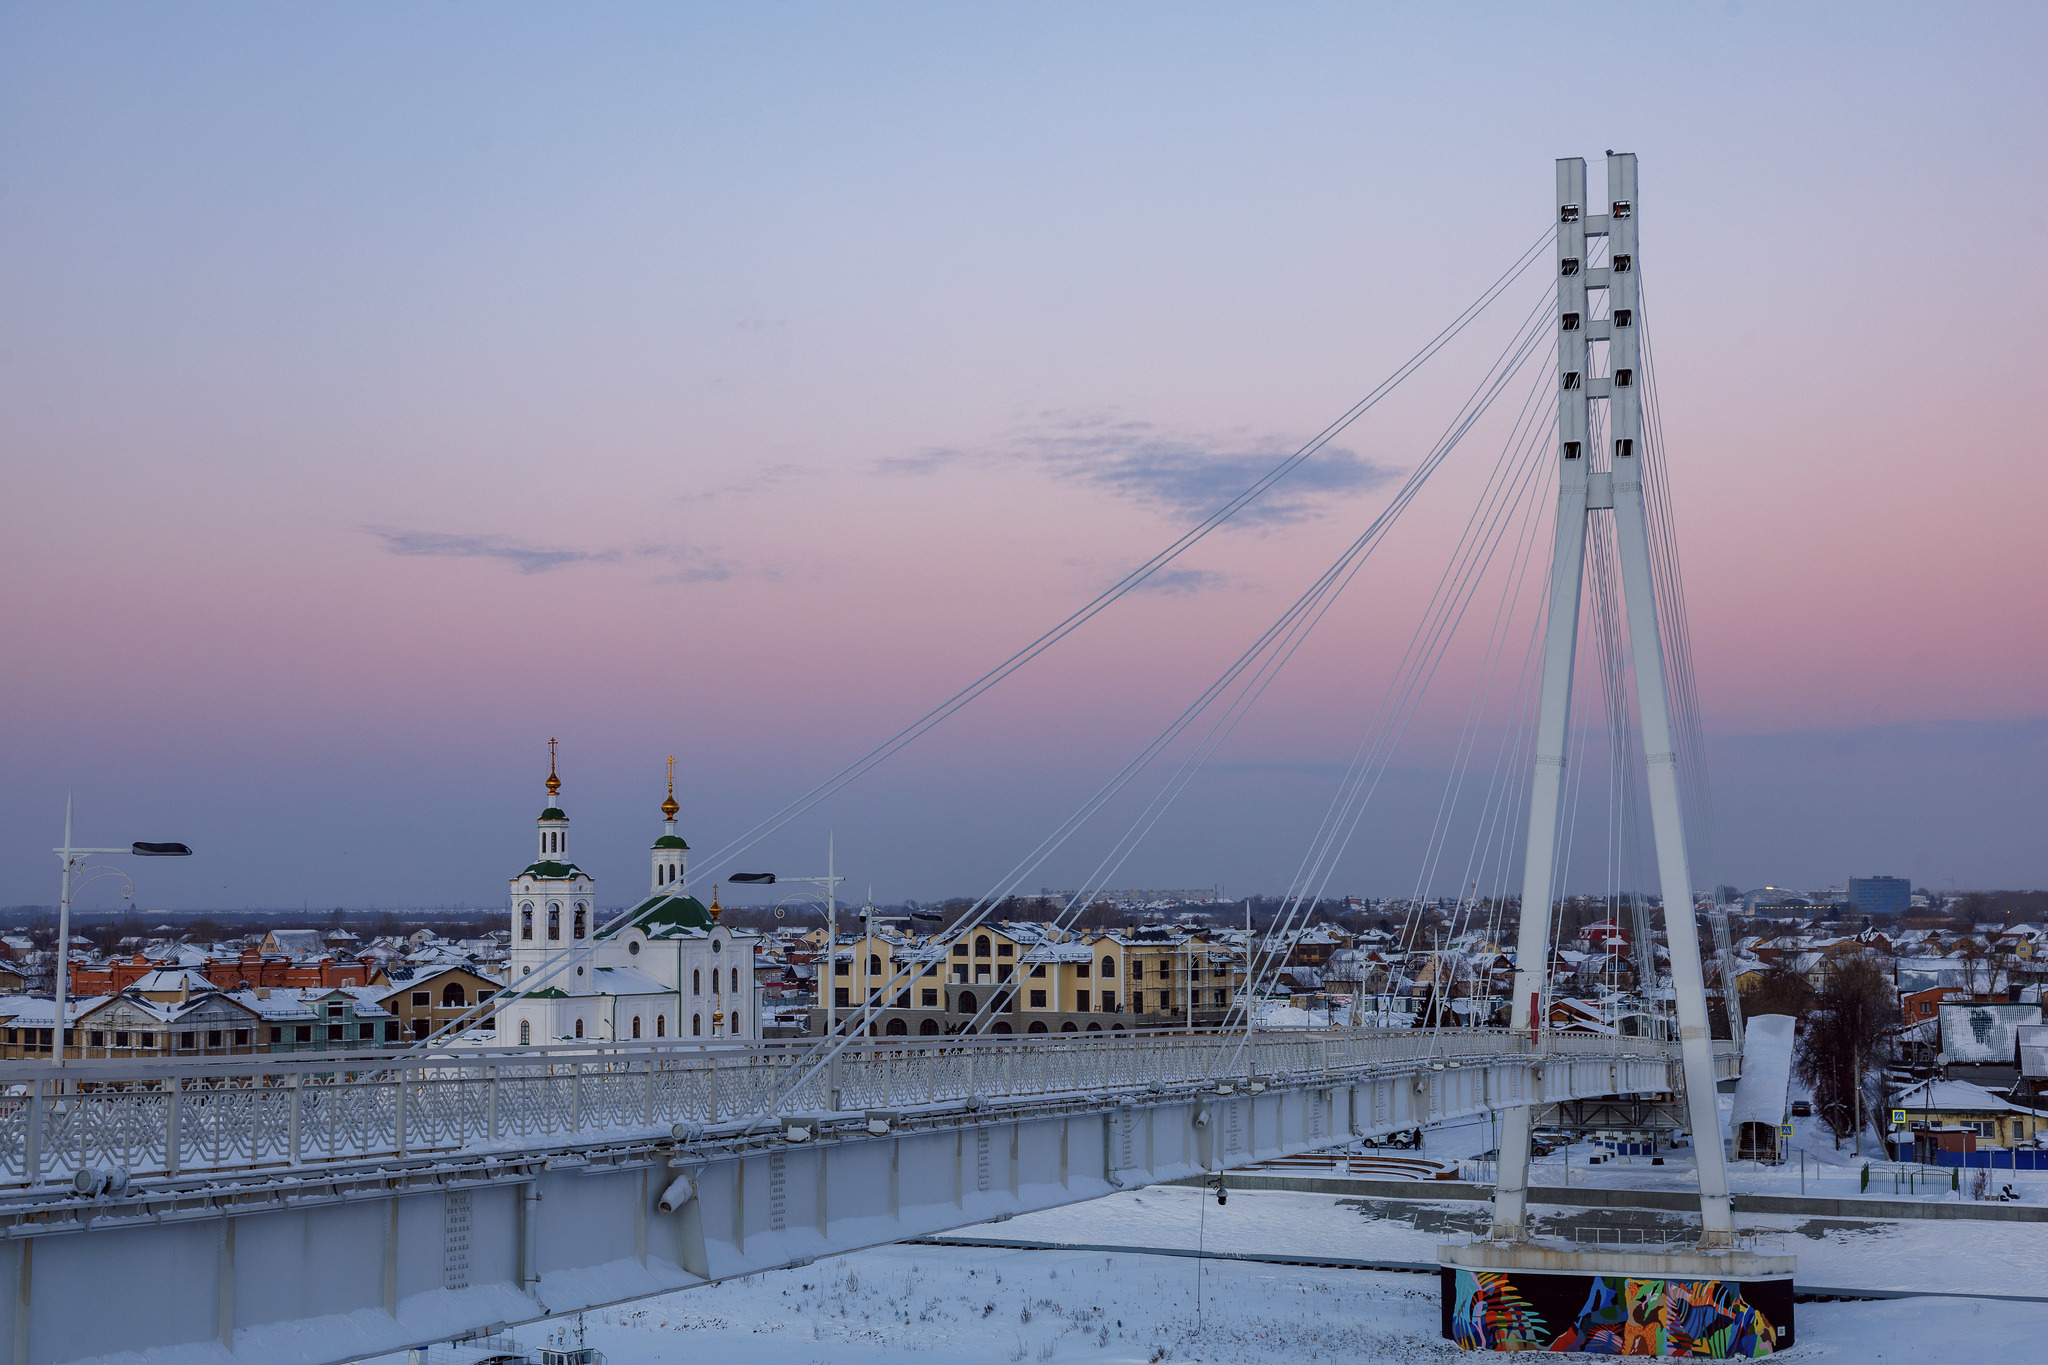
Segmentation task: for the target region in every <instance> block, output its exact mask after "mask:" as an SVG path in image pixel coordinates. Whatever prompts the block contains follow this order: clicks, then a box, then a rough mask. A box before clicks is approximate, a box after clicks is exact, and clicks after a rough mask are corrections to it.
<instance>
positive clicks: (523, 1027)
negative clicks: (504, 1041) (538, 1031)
mask: <svg viewBox="0 0 2048 1365" xmlns="http://www.w3.org/2000/svg"><path fill="white" fill-rule="evenodd" d="M519 1046H521V1047H532V1046H533V1021H532V1020H531V1019H521V1020H520V1021H519Z"/></svg>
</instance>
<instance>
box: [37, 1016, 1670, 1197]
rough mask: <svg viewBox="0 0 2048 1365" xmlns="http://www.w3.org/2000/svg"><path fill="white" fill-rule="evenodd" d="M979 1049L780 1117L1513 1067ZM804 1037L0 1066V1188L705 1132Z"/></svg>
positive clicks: (1589, 1043) (886, 1069)
mask: <svg viewBox="0 0 2048 1365" xmlns="http://www.w3.org/2000/svg"><path fill="white" fill-rule="evenodd" d="M1237 1045H1238V1040H1236V1039H1232V1038H1229V1037H1221V1036H1218V1035H1215V1034H1193V1035H1189V1034H1181V1033H1171V1034H1169V1033H1159V1034H1124V1035H1116V1034H1092V1035H1072V1036H1069V1035H1056V1036H1045V1035H1010V1036H1002V1035H981V1036H977V1037H973V1038H961V1037H959V1036H957V1035H956V1036H954V1037H950V1038H935V1039H922V1038H919V1039H874V1040H865V1039H863V1040H859V1041H858V1042H856V1043H855V1044H853V1045H851V1046H849V1047H848V1048H847V1049H846V1051H845V1052H844V1053H842V1054H841V1057H840V1059H839V1063H838V1065H837V1067H836V1068H835V1069H834V1070H836V1074H837V1082H838V1091H839V1094H838V1097H837V1103H836V1104H835V1103H834V1102H833V1097H832V1096H831V1095H830V1094H829V1093H828V1092H827V1089H826V1087H827V1085H828V1084H829V1081H828V1075H830V1074H831V1073H828V1072H826V1071H822V1070H821V1071H820V1072H819V1073H818V1074H817V1075H815V1076H813V1077H811V1078H810V1079H808V1080H807V1081H805V1082H804V1083H803V1084H802V1085H801V1086H799V1087H797V1088H796V1089H795V1090H793V1091H792V1092H791V1093H789V1094H786V1095H783V1096H782V1098H781V1099H780V1100H779V1101H775V1102H774V1109H775V1110H776V1111H777V1112H780V1113H787V1114H800V1113H823V1112H832V1111H835V1110H836V1111H855V1112H857V1111H860V1110H864V1109H901V1108H914V1107H916V1106H920V1105H941V1104H947V1103H958V1102H960V1101H965V1100H968V1099H970V1098H974V1097H978V1098H980V1099H981V1100H983V1101H1004V1100H1008V1101H1013V1102H1014V1101H1018V1100H1026V1101H1029V1100H1045V1099H1057V1098H1059V1097H1061V1096H1073V1097H1075V1098H1077V1099H1078V1098H1085V1097H1087V1096H1088V1095H1090V1094H1094V1093H1099V1092H1103V1091H1128V1090H1131V1089H1134V1088H1135V1089H1143V1088H1146V1087H1148V1086H1151V1085H1154V1084H1159V1085H1163V1086H1186V1085H1189V1084H1196V1083H1201V1082H1204V1081H1209V1080H1214V1079H1216V1078H1217V1068H1218V1066H1219V1064H1220V1063H1221V1062H1222V1060H1223V1059H1224V1058H1226V1057H1233V1056H1234V1061H1233V1062H1232V1063H1231V1064H1230V1065H1229V1072H1230V1074H1231V1075H1233V1076H1237V1077H1246V1076H1254V1077H1258V1078H1261V1079H1263V1080H1265V1081H1267V1082H1268V1083H1270V1084H1280V1085H1285V1084H1288V1083H1290V1082H1294V1083H1298V1082H1302V1081H1305V1080H1309V1079H1317V1078H1324V1077H1327V1078H1329V1079H1332V1080H1335V1079H1340V1078H1344V1077H1350V1076H1357V1075H1361V1074H1372V1073H1380V1072H1385V1071H1389V1070H1396V1071H1415V1070H1424V1069H1429V1068H1431V1067H1433V1066H1443V1067H1457V1066H1463V1065H1468V1064H1484V1063H1485V1062H1487V1061H1489V1060H1498V1059H1502V1058H1505V1057H1529V1056H1531V1054H1532V1048H1531V1045H1530V1043H1529V1040H1528V1039H1527V1038H1526V1037H1525V1036H1522V1035H1519V1034H1515V1033H1510V1032H1506V1031H1489V1030H1455V1031H1446V1032H1442V1033H1436V1032H1429V1031H1421V1030H1407V1029H1402V1030H1388V1031H1383V1032H1382V1031H1371V1032H1367V1031H1354V1030H1332V1031H1327V1032H1304V1031H1287V1032H1276V1033H1256V1034H1254V1035H1253V1036H1252V1038H1251V1040H1250V1042H1249V1044H1246V1045H1244V1046H1243V1047H1242V1051H1241V1052H1237V1051H1236V1049H1237ZM1671 1046H1672V1045H1670V1044H1666V1043H1660V1042H1655V1041H1651V1040H1648V1039H1634V1038H1599V1037H1587V1036H1580V1035H1571V1034H1548V1035H1546V1036H1545V1037H1544V1039H1543V1042H1542V1044H1541V1046H1540V1048H1539V1049H1534V1051H1537V1052H1540V1054H1541V1055H1543V1056H1555V1057H1564V1058H1569V1059H1574V1060H1577V1059H1585V1060H1593V1059H1596V1058H1619V1057H1622V1056H1631V1057H1637V1058H1644V1059H1651V1058H1656V1059H1665V1056H1666V1052H1667V1049H1669V1048H1671ZM813 1047H815V1043H814V1042H812V1041H807V1040H793V1041H789V1042H761V1043H745V1044H733V1043H727V1044H722V1045H701V1044H687V1043H668V1044H659V1043H638V1044H633V1045H631V1046H622V1045H594V1046H559V1047H535V1048H503V1049H459V1050H448V1051H441V1052H431V1053H407V1054H403V1055H402V1056H401V1055H396V1054H391V1053H382V1054H380V1053H375V1052H365V1053H351V1054H343V1053H324V1054H312V1055H308V1054H303V1053H302V1054H285V1055H279V1056H248V1057H233V1058H222V1059H218V1060H212V1061H199V1062H193V1061H147V1060H141V1061H129V1060H114V1061H83V1062H69V1063H66V1064H65V1065H64V1066H63V1067H62V1068H61V1069H60V1068H58V1067H54V1066H51V1065H49V1064H47V1063H35V1062H13V1063H4V1064H0V1190H6V1189H17V1188H33V1187H38V1186H47V1185H50V1184H53V1183H65V1182H69V1181H70V1180H71V1178H72V1176H73V1174H74V1173H75V1172H77V1171H79V1170H80V1169H82V1168H98V1169H105V1168H109V1167H120V1168H123V1169H125V1170H127V1171H128V1172H129V1173H130V1175H132V1176H179V1175H197V1174H201V1173H206V1172H219V1171H238V1170H239V1171H246V1170H250V1169H252V1168H260V1167H266V1166H273V1167H293V1166H303V1165H308V1164H320V1163H332V1162H343V1161H361V1160H364V1159H374V1158H377V1157H409V1156H422V1155H429V1154H432V1153H437V1152H448V1151H454V1150H459V1149H463V1148H493V1147H495V1148H499V1149H506V1148H513V1149H517V1148H525V1147H530V1146H553V1145H559V1144H564V1143H573V1142H576V1141H581V1140H597V1139H599V1138H601V1137H604V1136H606V1135H616V1134H621V1133H631V1132H637V1133H641V1134H645V1133H648V1132H650V1131H660V1130H665V1129H666V1128H668V1127H669V1126H671V1125H674V1124H678V1123H682V1124H693V1125H705V1126H707V1127H708V1126H713V1125H724V1124H730V1123H732V1122H734V1121H735V1120H744V1119H746V1118H748V1117H750V1116H753V1115H755V1114H757V1113H759V1112H761V1111H763V1110H764V1109H765V1108H767V1107H768V1106H769V1104H770V1102H771V1100H772V1099H773V1097H775V1096H776V1095H777V1094H778V1093H779V1092H781V1091H783V1090H784V1089H786V1088H788V1086H789V1085H790V1083H791V1082H792V1081H793V1080H794V1078H795V1076H796V1074H797V1073H798V1072H799V1071H800V1069H801V1066H802V1062H803V1059H804V1058H806V1057H807V1056H808V1055H811V1050H812V1048H813Z"/></svg>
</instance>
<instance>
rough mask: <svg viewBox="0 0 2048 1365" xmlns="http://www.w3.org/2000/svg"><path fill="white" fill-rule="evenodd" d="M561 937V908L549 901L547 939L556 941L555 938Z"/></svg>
mask: <svg viewBox="0 0 2048 1365" xmlns="http://www.w3.org/2000/svg"><path fill="white" fill-rule="evenodd" d="M561 936H562V907H561V906H560V905H559V904H557V903H556V902H554V901H549V902H548V937H549V938H551V939H556V938H560V937H561Z"/></svg>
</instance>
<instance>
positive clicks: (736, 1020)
mask: <svg viewBox="0 0 2048 1365" xmlns="http://www.w3.org/2000/svg"><path fill="white" fill-rule="evenodd" d="M745 1032H746V1030H745V1029H743V1028H741V1027H740V1012H739V1011H738V1010H734V1011H733V1012H732V1036H733V1037H735V1038H737V1037H739V1036H740V1035H741V1034H742V1033H745Z"/></svg>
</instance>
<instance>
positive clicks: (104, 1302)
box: [0, 1029, 1740, 1365]
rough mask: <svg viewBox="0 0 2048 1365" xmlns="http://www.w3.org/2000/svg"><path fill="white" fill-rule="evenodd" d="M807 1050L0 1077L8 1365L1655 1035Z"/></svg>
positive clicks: (1031, 1177) (281, 1359) (241, 1064)
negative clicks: (818, 1064) (823, 1053)
mask: <svg viewBox="0 0 2048 1365" xmlns="http://www.w3.org/2000/svg"><path fill="white" fill-rule="evenodd" d="M814 1048H815V1043H814V1042H806V1041H799V1042H790V1043H778V1042H758V1043H746V1044H733V1043H727V1044H722V1045H713V1046H705V1045H697V1044H686V1043H673V1042H671V1043H665V1044H663V1043H642V1044H634V1045H631V1046H622V1045H606V1046H585V1047H556V1048H505V1049H500V1050H490V1049H483V1050H478V1049H472V1048H461V1049H450V1050H447V1051H441V1052H429V1053H420V1052H409V1053H406V1054H404V1055H403V1057H402V1058H400V1057H398V1056H394V1055H392V1054H377V1053H363V1054H343V1053H324V1054H314V1055H308V1054H294V1055H279V1056H253V1057H237V1058H226V1059H219V1060H215V1061H206V1062H189V1061H149V1060H138V1061H127V1060H114V1061H85V1062H70V1063H66V1064H65V1065H64V1066H62V1067H61V1068H60V1067H56V1066H52V1065H50V1064H47V1063H42V1064H38V1063H31V1062H15V1063H5V1064H0V1234H4V1237H5V1242H6V1246H5V1249H4V1251H0V1273H4V1274H9V1275H11V1276H12V1283H13V1286H14V1292H13V1293H12V1294H0V1303H4V1304H5V1305H6V1308H5V1312H6V1315H7V1319H8V1323H7V1329H8V1337H7V1339H9V1340H11V1342H12V1359H13V1362H14V1365H59V1363H60V1362H72V1361H82V1360H89V1359H94V1358H99V1357H107V1356H112V1355H115V1354H125V1353H143V1354H144V1355H146V1356H151V1357H154V1358H156V1359H160V1360H164V1361H169V1360H170V1359H171V1358H172V1356H173V1354H175V1356H176V1359H177V1360H178V1361H179V1362H180V1365H186V1362H191V1361H198V1360H201V1359H204V1358H212V1359H216V1360H219V1361H221V1362H223V1365H226V1362H228V1361H230V1360H238V1361H243V1362H248V1363H249V1365H329V1363H330V1362H339V1361H349V1360H355V1359H358V1358H360V1357H363V1356H367V1355H374V1354H378V1353H382V1352H387V1351H394V1350H398V1349H401V1348H404V1347H407V1346H414V1345H424V1344H427V1343H430V1342H434V1341H442V1340H447V1339H449V1338H452V1337H456V1336H461V1335H464V1334H467V1333H472V1332H476V1331H479V1330H482V1329H485V1328H489V1327H494V1326H498V1325H501V1324H510V1323H518V1322H522V1321H527V1320H531V1319H534V1318H539V1317H544V1316H548V1315H552V1314H560V1313H567V1312H574V1311H577V1310H579V1309H585V1308H592V1307H596V1306H599V1305H602V1304H607V1303H616V1302H619V1301H621V1300H625V1299H630V1298H636V1297H640V1296H643V1295H647V1294H655V1293H662V1292H666V1291H670V1290H675V1289H681V1288H686V1287H689V1286H691V1285H696V1284H701V1283H704V1282H706V1281H708V1280H714V1279H721V1278H725V1277H728V1276H733V1275H741V1274H748V1273H752V1272H756V1271H762V1270H768V1269H775V1268H779V1267H784V1266H791V1265H801V1264H804V1263H806V1262H808V1261H810V1260H813V1259H815V1258H817V1257H821V1256H831V1255H836V1254H839V1253H842V1252H847V1251H852V1250H856V1249H859V1248H861V1247H866V1246H873V1245H876V1244H880V1243H886V1242H893V1241H898V1240H901V1239H903V1238H906V1237H913V1236H917V1235H920V1234H925V1233H935V1232H943V1231H946V1230H948V1229H951V1228H957V1227H960V1226H963V1225H966V1224H970V1223H977V1222H982V1221H985V1220H988V1219H991V1218H1001V1217H1005V1216H1008V1215H1011V1214H1016V1213H1023V1212H1029V1211H1033V1210H1038V1209H1045V1208H1052V1207H1055V1206H1058V1205H1062V1204H1070V1203H1075V1202H1078V1201H1081V1200H1087V1199H1094V1198H1097V1197H1100V1196H1102V1195H1104V1194H1107V1193H1109V1192H1111V1191H1113V1190H1116V1189H1120V1188H1127V1187H1131V1186H1136V1185H1142V1184H1147V1183H1151V1182H1155V1181H1164V1180H1174V1179H1180V1178H1183V1177H1186V1176H1190V1175H1195V1174H1199V1173H1202V1172H1205V1171H1215V1170H1221V1169H1224V1168H1226V1167H1231V1166H1237V1165H1242V1164H1244V1163H1246V1162H1249V1161H1254V1160H1265V1159H1271V1158H1275V1157H1280V1156H1286V1155H1290V1154H1293V1153H1298V1152H1308V1151H1315V1150H1318V1149H1322V1148H1328V1147H1332V1146H1336V1145H1339V1144H1342V1143H1345V1142H1348V1141H1350V1140H1352V1139H1353V1138H1356V1137H1369V1136H1374V1135H1378V1134H1384V1133H1390V1132H1395V1131H1398V1130H1401V1129H1406V1128H1413V1127H1417V1126H1420V1125H1426V1124H1430V1123H1436V1122H1441V1121H1443V1120H1446V1119H1454V1118H1460V1117H1466V1116H1471V1115H1478V1114H1483V1113H1486V1112H1489V1111H1491V1110H1493V1109H1496V1108H1503V1107H1509V1106H1517V1105H1528V1104H1532V1103H1546V1102H1552V1101H1559V1100H1566V1099H1582V1098H1591V1097H1595V1096H1601V1095H1611V1094H1632V1093H1642V1092H1661V1091H1669V1090H1672V1089H1674V1088H1676V1087H1677V1086H1678V1084H1679V1071H1678V1056H1677V1047H1676V1044H1666V1043H1660V1042H1655V1041H1651V1040H1646V1039H1632V1038H1619V1039H1617V1038H1595V1037H1580V1036H1573V1035H1564V1034H1548V1035H1546V1036H1544V1038H1543V1039H1542V1040H1541V1042H1540V1043H1533V1044H1532V1042H1531V1041H1530V1040H1529V1038H1528V1037H1527V1036H1526V1035H1523V1034H1516V1033H1511V1032H1506V1031H1486V1030H1458V1031H1447V1032H1444V1033H1431V1032H1424V1031H1409V1030H1394V1031H1360V1030H1350V1029H1340V1030H1332V1031H1327V1032H1299V1031H1290V1032H1283V1033H1257V1034H1254V1035H1252V1036H1251V1038H1250V1039H1249V1040H1248V1041H1246V1040H1244V1039H1243V1038H1242V1036H1241V1035H1239V1036H1237V1037H1236V1038H1230V1037H1218V1036H1217V1035H1201V1034H1197V1035H1192V1036H1191V1035H1186V1034H1154V1035H1145V1034H1093V1035H1090V1034H1074V1035H1058V1036H1037V1035H1021V1036H1007V1037H1005V1036H987V1035H982V1036H976V1037H972V1038H961V1037H958V1036H955V1037H951V1038H940V1039H922V1038H920V1039H909V1038H904V1039H886V1040H884V1039H874V1040H865V1039H864V1040H859V1041H858V1042H856V1043H855V1044H853V1045H852V1046H850V1047H848V1048H847V1049H846V1050H845V1051H843V1052H842V1053H841V1054H840V1056H839V1057H838V1059H837V1060H836V1063H835V1064H834V1065H832V1066H830V1067H827V1068H822V1069H818V1070H816V1071H815V1074H812V1073H811V1072H810V1071H809V1070H808V1069H807V1068H808V1066H809V1064H810V1059H811V1058H813V1057H815V1055H816V1053H815V1051H814ZM1716 1049H1717V1051H1716V1056H1715V1066H1716V1071H1717V1073H1718V1074H1719V1075H1721V1076H1723V1077H1727V1076H1733V1075H1736V1074H1738V1072H1739V1070H1740V1065H1739V1057H1738V1056H1737V1055H1736V1053H1735V1051H1734V1048H1733V1045H1732V1044H1717V1045H1716Z"/></svg>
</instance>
